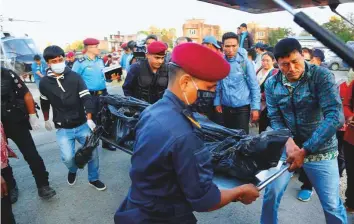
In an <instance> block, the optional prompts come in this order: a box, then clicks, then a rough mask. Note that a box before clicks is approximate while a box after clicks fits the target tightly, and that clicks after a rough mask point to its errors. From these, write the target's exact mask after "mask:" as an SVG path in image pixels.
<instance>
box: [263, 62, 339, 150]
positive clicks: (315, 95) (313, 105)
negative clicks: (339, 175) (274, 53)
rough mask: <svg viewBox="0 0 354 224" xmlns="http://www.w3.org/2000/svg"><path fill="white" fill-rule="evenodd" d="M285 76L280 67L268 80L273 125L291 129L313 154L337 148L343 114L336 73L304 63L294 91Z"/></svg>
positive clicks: (269, 115) (268, 101)
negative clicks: (285, 81) (303, 69)
mask: <svg viewBox="0 0 354 224" xmlns="http://www.w3.org/2000/svg"><path fill="white" fill-rule="evenodd" d="M284 78H285V77H284V76H283V74H282V72H281V71H279V72H278V74H277V75H275V76H273V77H271V78H269V79H268V80H267V81H266V84H265V93H266V101H267V107H268V117H269V118H270V121H271V127H272V128H273V129H281V128H288V129H290V131H291V132H292V134H293V136H294V139H295V140H298V141H299V142H301V144H302V147H303V148H304V149H305V150H306V151H307V153H308V154H310V155H311V154H321V153H325V152H330V151H335V150H337V139H336V137H335V133H336V131H337V129H338V128H340V127H341V126H342V125H343V123H344V116H343V109H342V102H341V99H340V96H339V91H338V87H337V85H336V83H335V78H334V75H333V74H332V73H331V72H330V71H329V70H327V69H326V68H323V67H319V66H316V65H310V64H307V63H305V72H304V74H303V76H302V78H301V79H300V80H299V81H298V83H297V85H296V86H295V88H294V89H293V91H289V89H288V88H287V87H286V86H285V85H284V80H283V79H284ZM297 144H298V145H299V143H297Z"/></svg>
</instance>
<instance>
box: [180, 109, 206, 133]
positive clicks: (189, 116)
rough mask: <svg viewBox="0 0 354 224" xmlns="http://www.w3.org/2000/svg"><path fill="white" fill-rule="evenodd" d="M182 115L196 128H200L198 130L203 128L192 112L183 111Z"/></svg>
mask: <svg viewBox="0 0 354 224" xmlns="http://www.w3.org/2000/svg"><path fill="white" fill-rule="evenodd" d="M182 114H183V115H184V116H185V117H186V118H187V119H188V120H189V121H190V122H191V124H192V125H193V126H194V127H196V128H198V129H200V128H202V126H200V124H199V122H198V121H196V120H195V119H194V117H193V113H192V112H190V111H189V110H183V111H182Z"/></svg>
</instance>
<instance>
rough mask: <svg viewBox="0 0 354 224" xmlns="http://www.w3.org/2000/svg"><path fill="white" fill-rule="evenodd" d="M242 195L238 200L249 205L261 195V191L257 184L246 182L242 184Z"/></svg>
mask: <svg viewBox="0 0 354 224" xmlns="http://www.w3.org/2000/svg"><path fill="white" fill-rule="evenodd" d="M240 188H241V195H240V197H239V198H238V201H240V202H242V203H243V204H245V205H249V204H251V203H252V202H254V201H255V200H257V198H258V197H259V191H258V189H257V187H256V186H254V185H253V184H245V185H242V186H240Z"/></svg>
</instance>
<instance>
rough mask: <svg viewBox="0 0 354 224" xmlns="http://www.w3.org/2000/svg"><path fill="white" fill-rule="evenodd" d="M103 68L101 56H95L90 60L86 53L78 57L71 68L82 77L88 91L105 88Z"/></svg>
mask: <svg viewBox="0 0 354 224" xmlns="http://www.w3.org/2000/svg"><path fill="white" fill-rule="evenodd" d="M103 69H104V63H103V60H102V58H100V57H96V58H95V59H93V60H92V59H90V58H89V57H88V56H87V55H85V56H84V57H83V58H80V59H78V60H77V61H76V62H75V63H74V65H73V68H72V70H73V71H74V72H76V73H78V74H79V75H80V76H81V77H82V79H83V80H84V81H85V83H86V86H87V88H88V89H89V90H90V91H98V90H104V89H106V80H105V76H104V72H103Z"/></svg>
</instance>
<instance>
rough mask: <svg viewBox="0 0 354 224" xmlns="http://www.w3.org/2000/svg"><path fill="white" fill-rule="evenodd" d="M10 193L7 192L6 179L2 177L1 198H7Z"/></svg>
mask: <svg viewBox="0 0 354 224" xmlns="http://www.w3.org/2000/svg"><path fill="white" fill-rule="evenodd" d="M7 194H8V191H7V185H6V181H5V179H4V178H3V177H2V176H1V198H3V197H4V196H7Z"/></svg>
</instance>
